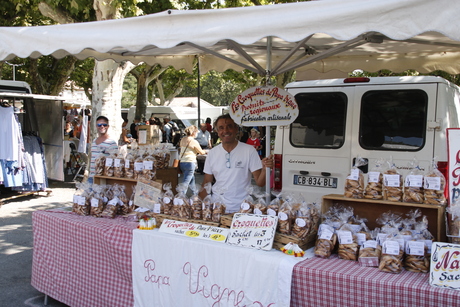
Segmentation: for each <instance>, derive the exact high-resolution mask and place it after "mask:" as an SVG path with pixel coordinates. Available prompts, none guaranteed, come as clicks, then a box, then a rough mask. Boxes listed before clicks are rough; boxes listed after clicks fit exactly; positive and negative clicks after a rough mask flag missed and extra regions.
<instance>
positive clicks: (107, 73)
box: [91, 60, 134, 141]
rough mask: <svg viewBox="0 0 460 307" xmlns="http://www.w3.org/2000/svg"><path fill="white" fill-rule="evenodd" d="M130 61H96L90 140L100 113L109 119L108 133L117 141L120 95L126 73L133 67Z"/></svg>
mask: <svg viewBox="0 0 460 307" xmlns="http://www.w3.org/2000/svg"><path fill="white" fill-rule="evenodd" d="M133 67H134V64H132V63H131V62H122V63H116V62H114V61H113V60H105V61H102V62H100V61H96V63H95V66H94V75H93V97H92V103H91V105H92V109H93V110H92V116H91V136H92V138H91V139H92V140H93V139H95V138H96V137H97V129H96V118H97V117H98V116H100V115H103V116H105V117H107V118H108V119H109V120H110V129H109V135H110V138H111V139H114V140H116V141H118V139H119V137H120V134H121V124H122V122H123V119H122V117H121V96H122V90H123V81H124V79H125V76H126V74H127V73H128V72H129V71H130V70H131V69H133Z"/></svg>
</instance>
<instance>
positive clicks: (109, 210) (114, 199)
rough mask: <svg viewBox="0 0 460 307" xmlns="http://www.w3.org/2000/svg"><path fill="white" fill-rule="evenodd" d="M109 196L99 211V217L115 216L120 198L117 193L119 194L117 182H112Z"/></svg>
mask: <svg viewBox="0 0 460 307" xmlns="http://www.w3.org/2000/svg"><path fill="white" fill-rule="evenodd" d="M111 191H112V193H111V197H110V198H109V200H108V202H107V205H106V206H105V208H104V210H103V211H102V213H101V217H107V218H112V219H113V218H115V216H116V215H117V213H118V210H119V205H120V202H119V201H120V199H119V198H118V195H119V194H120V192H119V191H120V186H119V185H118V184H114V185H113V186H112V188H111Z"/></svg>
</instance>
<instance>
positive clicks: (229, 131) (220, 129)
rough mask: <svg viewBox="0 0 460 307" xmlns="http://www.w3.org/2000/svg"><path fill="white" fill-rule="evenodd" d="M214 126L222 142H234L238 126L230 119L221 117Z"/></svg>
mask: <svg viewBox="0 0 460 307" xmlns="http://www.w3.org/2000/svg"><path fill="white" fill-rule="evenodd" d="M216 127H217V135H218V136H219V138H220V140H221V141H222V143H223V144H225V143H233V142H235V140H236V134H237V132H238V128H237V127H236V124H235V122H234V121H233V120H232V119H228V118H221V119H219V121H218V122H217V123H216Z"/></svg>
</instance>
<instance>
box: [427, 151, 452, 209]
mask: <svg viewBox="0 0 460 307" xmlns="http://www.w3.org/2000/svg"><path fill="white" fill-rule="evenodd" d="M423 180H424V185H423V191H424V199H425V204H429V205H445V204H446V202H447V200H446V197H445V196H444V190H445V188H446V178H445V177H444V175H443V174H442V173H441V172H440V171H439V170H438V167H437V164H436V161H435V160H434V159H433V161H432V163H431V166H430V168H429V169H428V170H427V172H426V173H425V176H424V178H423Z"/></svg>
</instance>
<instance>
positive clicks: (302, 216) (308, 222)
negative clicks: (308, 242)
mask: <svg viewBox="0 0 460 307" xmlns="http://www.w3.org/2000/svg"><path fill="white" fill-rule="evenodd" d="M312 225H313V219H312V216H311V209H310V205H309V204H308V203H307V202H305V201H301V202H300V204H299V206H298V207H297V208H295V219H294V223H293V226H292V231H291V235H292V236H294V237H297V238H299V239H300V240H304V239H305V238H306V237H307V236H308V235H309V234H310V231H311V229H312Z"/></svg>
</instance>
